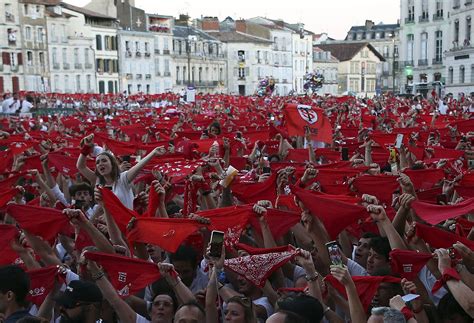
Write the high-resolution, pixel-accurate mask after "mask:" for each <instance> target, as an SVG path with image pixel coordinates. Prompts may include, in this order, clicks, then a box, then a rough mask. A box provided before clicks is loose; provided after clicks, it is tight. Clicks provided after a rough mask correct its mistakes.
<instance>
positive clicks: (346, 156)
mask: <svg viewBox="0 0 474 323" xmlns="http://www.w3.org/2000/svg"><path fill="white" fill-rule="evenodd" d="M341 157H342V160H349V148H348V147H342V149H341Z"/></svg>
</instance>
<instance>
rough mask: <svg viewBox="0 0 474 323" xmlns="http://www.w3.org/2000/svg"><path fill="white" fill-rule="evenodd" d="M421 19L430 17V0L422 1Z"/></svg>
mask: <svg viewBox="0 0 474 323" xmlns="http://www.w3.org/2000/svg"><path fill="white" fill-rule="evenodd" d="M421 19H423V20H426V19H428V0H422V1H421Z"/></svg>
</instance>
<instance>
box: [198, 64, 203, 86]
mask: <svg viewBox="0 0 474 323" xmlns="http://www.w3.org/2000/svg"><path fill="white" fill-rule="evenodd" d="M198 82H199V83H201V82H202V67H200V68H199V70H198Z"/></svg>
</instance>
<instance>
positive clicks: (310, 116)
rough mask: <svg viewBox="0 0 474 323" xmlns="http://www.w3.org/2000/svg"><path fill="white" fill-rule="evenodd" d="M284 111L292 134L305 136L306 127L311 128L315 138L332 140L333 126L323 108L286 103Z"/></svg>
mask: <svg viewBox="0 0 474 323" xmlns="http://www.w3.org/2000/svg"><path fill="white" fill-rule="evenodd" d="M283 113H284V115H285V125H286V129H287V130H288V134H289V135H290V136H304V134H305V129H306V128H309V129H311V138H312V139H313V140H318V141H322V142H332V133H333V130H332V126H331V123H330V121H329V119H328V118H326V116H325V115H324V110H323V109H320V108H315V107H312V106H309V105H302V104H286V105H285V107H284V108H283Z"/></svg>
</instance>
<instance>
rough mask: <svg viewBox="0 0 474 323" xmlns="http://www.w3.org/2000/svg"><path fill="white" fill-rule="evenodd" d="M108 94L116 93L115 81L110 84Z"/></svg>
mask: <svg viewBox="0 0 474 323" xmlns="http://www.w3.org/2000/svg"><path fill="white" fill-rule="evenodd" d="M108 93H114V81H109V82H108Z"/></svg>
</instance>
